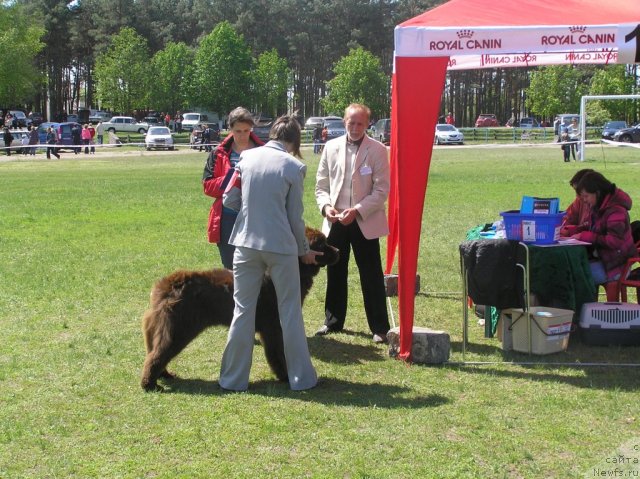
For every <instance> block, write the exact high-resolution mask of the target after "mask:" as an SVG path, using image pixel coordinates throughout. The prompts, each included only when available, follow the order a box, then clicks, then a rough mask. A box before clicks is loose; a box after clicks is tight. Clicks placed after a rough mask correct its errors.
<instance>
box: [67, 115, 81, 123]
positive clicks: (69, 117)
mask: <svg viewBox="0 0 640 479" xmlns="http://www.w3.org/2000/svg"><path fill="white" fill-rule="evenodd" d="M67 121H71V122H73V123H80V119H79V118H78V115H76V114H75V113H69V114H68V115H67Z"/></svg>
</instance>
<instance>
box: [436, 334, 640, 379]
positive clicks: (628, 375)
mask: <svg viewBox="0 0 640 479" xmlns="http://www.w3.org/2000/svg"><path fill="white" fill-rule="evenodd" d="M571 340H573V343H571V341H570V343H569V348H568V350H567V351H564V352H561V353H558V354H549V355H543V356H541V355H535V354H534V355H529V354H526V353H519V352H514V351H508V352H507V351H502V350H501V349H500V347H499V346H493V345H489V344H477V343H468V344H467V352H468V353H470V354H475V355H481V356H484V357H483V358H477V357H476V358H474V359H473V360H470V359H469V358H467V361H469V362H470V363H473V362H476V361H477V362H483V361H487V362H492V361H498V362H497V363H496V364H484V365H482V364H467V365H464V364H461V363H458V364H456V363H455V362H453V363H452V364H450V365H448V366H446V365H445V367H454V368H459V370H460V371H461V372H465V373H469V374H477V375H485V376H487V377H506V378H514V379H526V380H531V381H544V382H547V381H555V382H561V383H565V384H570V385H572V386H576V387H581V388H597V389H613V390H618V389H620V390H624V391H636V390H639V389H640V361H639V360H638V348H637V347H621V346H609V347H606V346H604V347H602V346H590V345H587V344H584V343H582V342H581V341H580V340H579V339H578V338H574V337H573V336H572V338H571ZM454 344H455V345H456V347H455V348H454V347H453V345H454ZM452 349H456V350H457V351H461V350H462V343H461V342H457V343H453V342H452ZM500 358H501V359H502V360H503V361H504V365H501V364H499V361H500ZM512 362H513V363H528V364H513V365H512V364H510V363H512ZM599 363H605V364H608V365H602V366H601V365H599ZM547 368H548V369H547ZM552 370H553V371H552ZM572 370H577V371H582V372H583V373H584V375H583V376H575V375H572V374H570V373H569V372H570V371H572ZM562 371H566V372H567V374H563V372H562Z"/></svg>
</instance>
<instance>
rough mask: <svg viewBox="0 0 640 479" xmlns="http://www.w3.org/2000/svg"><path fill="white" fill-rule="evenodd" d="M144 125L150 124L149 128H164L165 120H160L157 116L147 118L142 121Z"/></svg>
mask: <svg viewBox="0 0 640 479" xmlns="http://www.w3.org/2000/svg"><path fill="white" fill-rule="evenodd" d="M142 121H143V122H144V123H148V124H149V126H150V127H151V126H156V125H157V126H160V125H162V126H164V120H161V119H160V118H158V117H157V116H145V117H144V119H143V120H142Z"/></svg>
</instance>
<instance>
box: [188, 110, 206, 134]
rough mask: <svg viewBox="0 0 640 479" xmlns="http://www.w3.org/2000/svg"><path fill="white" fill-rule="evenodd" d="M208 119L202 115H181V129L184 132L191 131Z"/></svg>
mask: <svg viewBox="0 0 640 479" xmlns="http://www.w3.org/2000/svg"><path fill="white" fill-rule="evenodd" d="M208 121H209V117H208V116H207V115H205V114H203V113H196V112H190V113H183V114H182V129H183V130H186V131H192V130H193V128H194V127H195V126H196V125H199V124H200V123H207V122H208Z"/></svg>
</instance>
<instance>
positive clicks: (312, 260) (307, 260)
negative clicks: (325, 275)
mask: <svg viewBox="0 0 640 479" xmlns="http://www.w3.org/2000/svg"><path fill="white" fill-rule="evenodd" d="M323 254H324V253H321V252H320V251H314V250H310V251H309V252H308V253H307V254H305V255H302V256H300V261H302V263H304V264H316V256H322V255H323Z"/></svg>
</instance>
